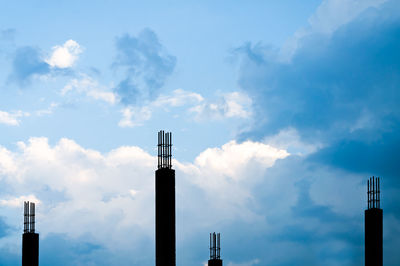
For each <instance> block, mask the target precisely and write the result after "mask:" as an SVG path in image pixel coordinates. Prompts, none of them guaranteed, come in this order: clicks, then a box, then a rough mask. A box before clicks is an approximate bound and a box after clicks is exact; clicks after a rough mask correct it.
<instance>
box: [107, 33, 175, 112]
mask: <svg viewBox="0 0 400 266" xmlns="http://www.w3.org/2000/svg"><path fill="white" fill-rule="evenodd" d="M116 46H117V56H116V58H115V61H114V63H113V67H114V68H115V69H117V70H118V71H121V72H122V73H123V76H124V78H123V80H122V81H121V82H120V83H119V84H118V85H117V86H116V88H115V91H116V93H117V94H118V95H119V96H120V98H121V102H122V103H124V104H134V103H138V102H140V101H141V100H147V99H148V98H149V97H155V96H157V92H158V90H159V89H160V88H161V87H162V86H163V85H164V83H165V81H166V79H167V77H168V76H170V75H171V74H172V72H173V70H174V68H175V64H176V58H175V57H174V56H173V55H170V54H169V53H168V52H167V51H166V49H165V48H164V47H163V46H162V44H161V43H160V41H159V39H158V37H157V35H156V34H155V33H154V32H153V31H152V30H150V29H144V30H142V31H141V32H140V33H139V34H138V35H137V36H131V35H128V34H126V35H123V36H121V37H118V38H117V40H116Z"/></svg>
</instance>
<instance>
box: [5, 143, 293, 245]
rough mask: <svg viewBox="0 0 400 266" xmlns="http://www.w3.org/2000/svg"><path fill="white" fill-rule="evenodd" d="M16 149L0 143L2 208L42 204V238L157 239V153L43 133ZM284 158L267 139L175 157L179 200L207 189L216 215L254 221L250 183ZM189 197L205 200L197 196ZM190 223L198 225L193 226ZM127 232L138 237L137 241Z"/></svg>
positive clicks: (39, 211)
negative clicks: (88, 145) (105, 147)
mask: <svg viewBox="0 0 400 266" xmlns="http://www.w3.org/2000/svg"><path fill="white" fill-rule="evenodd" d="M18 147H19V150H17V151H15V152H12V151H9V150H7V149H5V148H1V147H0V159H1V160H0V162H1V163H0V180H1V181H2V184H3V188H7V189H6V191H13V192H14V194H13V195H9V196H8V197H6V198H4V199H2V200H1V201H0V205H1V206H3V208H10V209H9V211H10V210H13V213H14V214H15V216H16V217H19V215H20V208H15V207H18V206H19V205H21V206H22V202H23V201H24V200H30V201H33V202H40V207H38V208H37V215H38V218H37V229H38V231H40V232H41V234H42V235H43V237H46V235H47V234H49V233H61V234H66V235H67V236H68V237H71V238H79V237H81V236H83V235H91V236H93V237H94V238H95V239H96V241H98V242H99V243H101V244H103V245H105V246H106V247H108V248H110V249H115V248H118V247H121V246H123V244H125V243H130V244H132V242H135V243H136V242H137V241H140V240H142V239H141V238H140V237H145V238H152V237H153V233H154V232H153V230H154V170H155V168H156V157H155V156H151V155H150V154H148V153H147V152H145V151H143V150H142V149H140V148H138V147H120V148H117V149H115V150H112V151H110V152H109V153H105V154H103V153H100V152H98V151H95V150H90V149H85V148H83V147H81V146H79V145H78V144H77V143H75V142H74V141H72V140H69V139H61V140H60V141H59V142H58V143H57V144H56V145H54V146H50V145H49V143H48V140H47V139H46V138H31V139H30V140H29V142H27V143H25V142H19V143H18ZM285 156H288V154H287V153H286V152H285V151H283V150H278V149H275V148H273V147H271V146H268V145H265V144H262V143H256V142H244V143H241V144H238V143H236V142H234V141H232V142H229V143H227V144H225V145H223V146H222V147H221V148H213V149H207V150H206V151H204V152H203V153H201V154H200V155H199V156H198V157H197V159H196V160H195V162H194V163H189V164H184V163H180V162H178V161H175V160H174V164H175V165H176V171H177V180H180V181H179V182H178V183H179V185H178V190H177V193H178V194H179V196H178V197H181V196H182V197H185V195H187V194H191V193H192V192H191V190H192V189H193V186H194V187H196V188H197V189H200V190H202V191H204V192H206V193H210V194H209V195H210V199H211V200H212V201H219V203H218V204H212V203H211V202H208V204H210V205H209V206H207V205H206V207H207V209H208V211H210V212H215V213H218V212H221V214H219V215H220V216H218V215H217V216H216V219H232V217H240V218H241V219H245V220H249V219H250V220H251V219H253V218H254V217H255V215H254V214H252V213H251V211H249V210H247V209H248V208H247V204H248V203H247V202H246V201H247V198H248V197H249V196H250V194H251V192H250V190H249V189H250V187H251V186H252V184H253V185H254V184H255V183H257V182H258V181H257V180H259V179H260V178H263V173H264V171H265V169H267V168H269V167H271V166H272V165H273V164H274V162H275V161H276V160H277V159H279V158H284V157H285ZM11 188H12V189H11ZM215 191H219V192H220V194H218V196H217V193H213V192H215ZM213 194H216V196H215V197H214V196H212V195H213ZM25 195H28V196H25ZM232 195H235V196H234V197H231V196H232ZM179 202H181V199H179ZM187 202H188V203H190V202H197V203H196V204H201V205H204V204H207V202H204V201H202V199H199V198H194V197H193V195H192V197H191V199H190V200H188V201H187ZM21 206H19V207H21ZM222 206H223V207H222ZM178 208H179V209H181V210H182V211H184V212H190V213H191V212H194V210H193V208H192V206H191V207H188V206H185V204H181V203H179V204H178ZM220 208H223V209H222V211H221V209H220ZM241 213H242V214H241ZM246 214H247V215H246ZM194 216H196V217H203V218H201V219H199V221H198V222H197V224H199V223H203V222H204V220H205V217H206V215H205V213H202V212H200V213H198V214H196V215H193V217H194ZM76 217H79V219H76ZM16 220H18V219H16ZM212 222H214V221H212ZM190 226H193V228H196V223H194V224H193V223H191V225H190ZM70 228H74V230H69V229H70ZM127 231H129V232H135V234H138V237H137V238H136V237H134V238H132V235H128V234H126V232H127ZM128 246H129V245H128Z"/></svg>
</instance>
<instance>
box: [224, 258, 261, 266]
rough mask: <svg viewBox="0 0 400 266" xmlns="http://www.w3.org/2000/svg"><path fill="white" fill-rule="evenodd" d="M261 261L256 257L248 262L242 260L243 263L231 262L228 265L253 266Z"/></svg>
mask: <svg viewBox="0 0 400 266" xmlns="http://www.w3.org/2000/svg"><path fill="white" fill-rule="evenodd" d="M259 263H260V260H259V259H254V260H251V261H246V262H241V263H235V262H229V263H228V266H253V265H256V264H259Z"/></svg>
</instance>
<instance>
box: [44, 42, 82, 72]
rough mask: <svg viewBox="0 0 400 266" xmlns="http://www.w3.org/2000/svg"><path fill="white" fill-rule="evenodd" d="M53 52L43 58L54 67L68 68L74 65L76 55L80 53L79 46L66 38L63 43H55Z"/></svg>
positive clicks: (76, 58)
mask: <svg viewBox="0 0 400 266" xmlns="http://www.w3.org/2000/svg"><path fill="white" fill-rule="evenodd" d="M52 50H53V52H52V53H51V55H50V56H49V58H47V59H46V60H45V62H46V63H47V64H49V65H50V66H51V67H55V68H69V67H72V66H73V65H74V63H75V62H76V60H78V56H79V54H80V53H82V48H81V46H80V45H79V44H78V43H77V42H76V41H74V40H68V41H66V42H65V43H64V44H63V45H56V46H54V47H53V48H52Z"/></svg>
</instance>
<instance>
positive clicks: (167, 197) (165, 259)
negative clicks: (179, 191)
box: [156, 131, 176, 266]
mask: <svg viewBox="0 0 400 266" xmlns="http://www.w3.org/2000/svg"><path fill="white" fill-rule="evenodd" d="M171 161H172V135H171V133H164V131H160V132H158V169H157V170H156V266H175V265H176V259H175V257H176V253H175V242H176V239H175V170H174V169H172V164H171Z"/></svg>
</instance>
